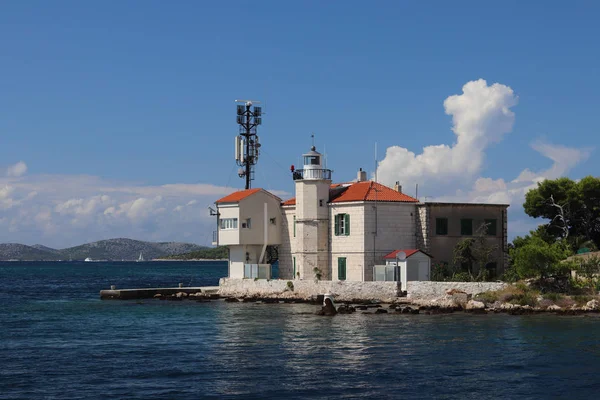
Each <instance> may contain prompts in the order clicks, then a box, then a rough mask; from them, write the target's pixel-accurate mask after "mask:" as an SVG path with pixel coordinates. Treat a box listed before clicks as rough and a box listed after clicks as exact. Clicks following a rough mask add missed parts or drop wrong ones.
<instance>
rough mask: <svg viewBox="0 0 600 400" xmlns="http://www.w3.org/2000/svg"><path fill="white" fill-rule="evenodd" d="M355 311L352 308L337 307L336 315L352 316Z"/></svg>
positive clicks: (345, 306)
mask: <svg viewBox="0 0 600 400" xmlns="http://www.w3.org/2000/svg"><path fill="white" fill-rule="evenodd" d="M355 311H356V309H355V308H354V307H351V306H348V305H343V306H339V308H338V309H337V312H338V314H352V313H353V312H355Z"/></svg>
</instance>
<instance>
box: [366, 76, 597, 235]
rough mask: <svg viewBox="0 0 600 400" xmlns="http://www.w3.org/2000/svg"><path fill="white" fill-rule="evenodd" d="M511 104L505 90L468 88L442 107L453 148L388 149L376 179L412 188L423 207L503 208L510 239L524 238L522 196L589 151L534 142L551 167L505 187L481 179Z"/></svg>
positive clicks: (527, 224)
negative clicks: (477, 205) (449, 204)
mask: <svg viewBox="0 0 600 400" xmlns="http://www.w3.org/2000/svg"><path fill="white" fill-rule="evenodd" d="M517 102H518V98H517V96H516V95H515V94H514V92H513V90H512V89H511V88H510V87H508V86H506V85H502V84H499V83H495V84H493V85H490V86H488V84H487V82H486V81H485V80H482V79H480V80H477V81H471V82H468V83H467V84H465V85H464V86H463V93H462V94H460V95H454V96H450V97H448V98H447V99H446V100H445V101H444V108H445V111H446V114H448V115H452V122H453V127H452V131H453V132H454V134H455V142H454V143H453V144H452V145H447V144H439V145H432V146H427V147H424V148H423V151H422V152H421V154H418V155H417V154H415V153H413V152H411V151H409V150H408V149H406V148H403V147H400V146H392V147H389V148H388V149H387V151H386V156H385V158H384V159H383V160H382V161H381V162H380V163H379V166H378V170H377V173H378V177H379V178H380V179H381V181H382V182H383V183H385V184H388V185H392V184H393V183H394V182H395V181H400V183H401V184H402V185H404V186H405V187H414V184H415V183H418V184H419V189H420V190H419V192H420V193H425V194H427V195H428V198H427V200H429V201H431V200H436V201H461V202H472V203H500V204H509V205H511V206H512V207H511V208H509V218H510V219H511V221H510V223H509V231H510V232H511V236H514V235H515V234H523V233H527V232H528V231H529V229H532V228H531V227H532V226H533V227H535V225H536V223H535V222H532V220H531V219H530V218H528V217H527V216H526V215H525V214H524V212H523V210H522V207H521V206H522V203H523V202H524V198H525V193H527V191H529V190H530V189H532V188H535V187H536V186H537V183H538V182H541V181H543V180H544V179H555V178H558V177H561V176H565V175H566V174H567V173H568V172H569V171H570V170H571V169H572V168H573V167H574V166H576V165H577V164H579V163H581V162H583V161H585V160H586V159H587V158H589V156H590V154H591V152H592V149H591V148H572V147H566V146H563V145H557V144H551V143H547V142H544V141H535V142H533V143H532V144H531V147H532V149H533V150H535V151H536V152H538V153H539V154H541V155H543V156H544V157H546V158H548V159H550V160H551V161H552V164H551V165H550V167H549V168H547V169H545V170H541V171H531V170H530V169H527V168H525V169H524V170H523V171H522V172H521V173H520V174H519V175H518V176H517V177H516V178H514V179H513V180H509V181H506V180H505V179H492V178H488V177H482V176H481V174H482V170H483V166H484V160H485V152H486V150H487V149H488V148H489V147H490V145H492V144H494V143H496V142H498V141H500V140H502V138H503V137H504V135H506V134H507V133H509V132H510V131H511V130H512V127H513V124H514V121H515V114H514V112H513V111H512V110H511V108H512V107H514V106H516V105H517ZM520 229H527V231H525V232H521V231H520Z"/></svg>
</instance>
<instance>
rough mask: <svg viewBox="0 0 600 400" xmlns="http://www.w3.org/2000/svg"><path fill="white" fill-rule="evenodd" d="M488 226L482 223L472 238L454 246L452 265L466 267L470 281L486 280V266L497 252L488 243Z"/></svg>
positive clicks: (493, 246)
mask: <svg viewBox="0 0 600 400" xmlns="http://www.w3.org/2000/svg"><path fill="white" fill-rule="evenodd" d="M488 228H489V224H486V223H483V224H481V225H480V226H479V228H477V230H476V231H475V236H474V237H472V238H465V239H462V240H461V241H460V242H458V243H457V244H456V246H454V250H453V260H452V261H453V263H454V265H455V268H456V266H459V265H466V267H467V270H466V271H464V272H467V274H468V275H469V277H470V279H471V280H478V281H479V280H485V279H487V278H488V276H487V275H488V271H487V269H486V266H487V265H488V264H489V263H490V261H492V256H493V254H494V253H495V252H496V251H497V250H498V246H497V245H492V244H490V243H489V241H488V237H487V230H488ZM474 265H475V266H477V267H478V269H477V276H473V266H474Z"/></svg>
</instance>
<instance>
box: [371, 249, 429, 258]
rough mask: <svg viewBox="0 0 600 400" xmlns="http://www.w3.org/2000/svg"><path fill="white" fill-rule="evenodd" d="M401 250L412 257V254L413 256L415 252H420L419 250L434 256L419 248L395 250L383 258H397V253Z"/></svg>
mask: <svg viewBox="0 0 600 400" xmlns="http://www.w3.org/2000/svg"><path fill="white" fill-rule="evenodd" d="M401 251H403V252H404V253H405V254H406V258H408V257H410V256H412V255H413V254H415V253H418V252H421V253H423V254H425V255H426V256H428V257H430V258H433V257H431V256H430V255H429V254H427V253H425V252H424V251H422V250H419V249H408V250H394V251H392V252H391V253H390V254H388V255H387V256H385V257H383V258H385V259H387V260H389V259H395V258H396V254H398V253H400V252H401Z"/></svg>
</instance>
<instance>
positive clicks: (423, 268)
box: [382, 249, 432, 290]
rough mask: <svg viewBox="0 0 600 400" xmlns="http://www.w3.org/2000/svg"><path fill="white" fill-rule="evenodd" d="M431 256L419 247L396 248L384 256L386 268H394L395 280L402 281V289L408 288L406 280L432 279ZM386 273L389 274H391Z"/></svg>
mask: <svg viewBox="0 0 600 400" xmlns="http://www.w3.org/2000/svg"><path fill="white" fill-rule="evenodd" d="M431 258H432V257H431V256H430V255H429V254H427V253H425V252H424V251H422V250H418V249H406V250H394V251H392V252H391V253H390V254H388V255H386V256H385V257H384V259H385V265H386V270H388V269H389V267H392V268H393V270H394V276H395V279H394V280H397V281H400V282H401V283H402V290H406V282H408V281H428V280H430V277H431ZM394 267H395V268H394ZM386 275H388V276H389V275H390V274H386ZM382 280H391V279H382Z"/></svg>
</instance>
